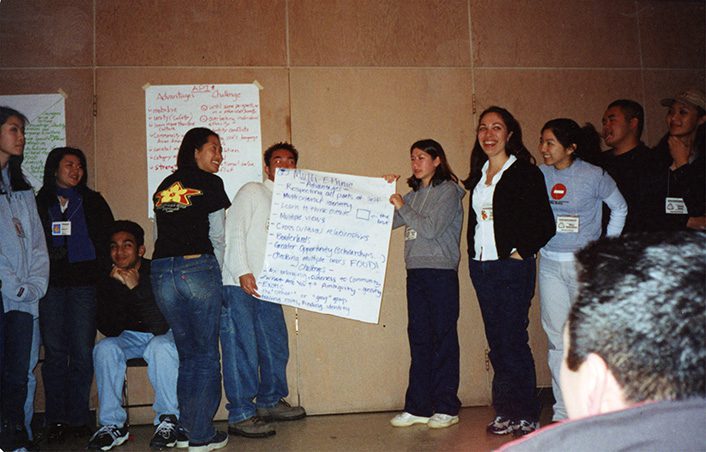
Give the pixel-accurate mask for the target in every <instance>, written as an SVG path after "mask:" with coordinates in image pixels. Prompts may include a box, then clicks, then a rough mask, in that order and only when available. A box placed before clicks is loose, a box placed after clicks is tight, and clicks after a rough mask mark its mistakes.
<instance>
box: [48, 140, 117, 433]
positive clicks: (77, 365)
mask: <svg viewBox="0 0 706 452" xmlns="http://www.w3.org/2000/svg"><path fill="white" fill-rule="evenodd" d="M43 182H44V185H43V186H42V188H41V190H39V193H38V194H37V208H38V209H39V217H40V218H41V219H42V225H43V226H44V234H45V236H46V241H47V248H48V250H49V260H50V276H49V289H48V291H47V295H46V296H45V297H44V298H43V299H42V300H41V301H40V302H39V323H40V331H41V336H42V344H43V345H44V364H43V365H42V379H43V382H44V395H45V397H46V412H45V422H46V425H47V427H48V429H47V440H48V441H49V442H61V441H63V439H64V435H65V434H66V432H67V430H70V431H71V432H72V433H73V434H74V435H75V436H77V437H80V436H87V435H90V433H91V432H90V428H89V427H88V425H89V423H90V420H89V410H90V407H89V396H90V390H91V383H92V381H93V345H94V342H95V337H96V282H97V281H98V279H99V278H100V277H101V276H102V275H103V274H105V273H107V271H108V268H109V262H110V260H109V259H110V258H109V256H108V233H109V229H110V226H111V225H112V224H113V213H112V212H111V210H110V207H109V206H108V203H107V202H106V201H105V199H103V196H101V195H100V193H98V192H96V191H93V190H91V189H90V188H88V185H87V182H88V172H87V169H86V156H85V155H84V154H83V151H81V150H80V149H76V148H71V147H60V148H55V149H52V151H51V152H50V153H49V155H48V156H47V160H46V162H45V164H44V181H43Z"/></svg>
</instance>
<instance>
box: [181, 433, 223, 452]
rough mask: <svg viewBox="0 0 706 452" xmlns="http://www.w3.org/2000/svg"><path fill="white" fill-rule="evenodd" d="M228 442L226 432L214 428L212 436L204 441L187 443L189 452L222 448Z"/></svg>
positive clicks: (207, 451)
mask: <svg viewBox="0 0 706 452" xmlns="http://www.w3.org/2000/svg"><path fill="white" fill-rule="evenodd" d="M227 444H228V434H227V433H226V432H222V431H220V430H216V434H215V436H214V437H213V438H211V439H210V440H209V441H207V442H205V443H189V452H209V451H211V450H216V449H222V448H224V447H226V445H227Z"/></svg>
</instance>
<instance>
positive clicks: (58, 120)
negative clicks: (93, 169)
mask: <svg viewBox="0 0 706 452" xmlns="http://www.w3.org/2000/svg"><path fill="white" fill-rule="evenodd" d="M64 103H65V102H64V96H63V95H62V94H59V93H54V94H18V95H11V96H0V106H4V107H10V108H14V109H15V110H17V111H19V112H20V113H22V114H23V115H25V116H26V117H27V119H28V120H29V123H28V124H26V125H25V143H26V144H25V152H24V160H23V161H22V169H23V171H24V173H25V175H26V176H27V178H28V179H29V182H30V183H31V184H32V186H33V187H34V189H35V191H37V190H39V189H40V188H41V186H42V177H43V174H44V162H46V160H47V155H48V154H49V151H51V150H52V149H54V148H56V147H63V146H66V113H65V107H64Z"/></svg>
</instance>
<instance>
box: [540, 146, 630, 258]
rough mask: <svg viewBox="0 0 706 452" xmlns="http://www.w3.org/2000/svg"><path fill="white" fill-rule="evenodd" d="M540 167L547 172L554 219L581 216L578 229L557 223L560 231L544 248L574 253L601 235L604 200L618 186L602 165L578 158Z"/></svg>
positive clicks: (546, 179) (546, 177) (543, 250)
mask: <svg viewBox="0 0 706 452" xmlns="http://www.w3.org/2000/svg"><path fill="white" fill-rule="evenodd" d="M539 169H540V170H541V171H542V173H543V174H544V181H545V183H546V185H547V194H548V195H549V203H550V204H551V206H552V212H554V220H555V221H557V223H559V221H558V220H559V217H570V218H573V217H578V232H561V231H560V230H559V227H558V225H557V233H556V234H555V235H554V237H552V239H551V240H550V241H549V243H547V244H546V245H545V246H544V248H543V249H542V252H543V254H547V253H546V252H549V253H550V254H553V253H569V254H573V253H574V252H575V251H577V250H579V249H580V248H583V247H584V246H585V245H586V244H588V243H589V242H591V241H593V240H596V239H598V238H599V237H600V235H601V220H602V215H603V206H602V203H603V201H604V200H606V199H607V198H608V197H610V196H611V195H612V194H613V193H614V192H615V191H616V190H617V189H618V187H617V185H616V183H615V181H614V180H613V178H612V177H610V175H609V174H608V173H607V172H605V171H604V170H603V169H602V168H600V167H598V166H595V165H591V164H590V163H587V162H584V161H583V160H581V159H578V158H577V159H576V160H574V161H573V163H572V164H571V166H569V167H568V168H564V169H562V170H557V169H556V168H554V167H553V166H548V165H542V166H540V167H539Z"/></svg>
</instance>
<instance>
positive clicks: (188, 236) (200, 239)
mask: <svg viewBox="0 0 706 452" xmlns="http://www.w3.org/2000/svg"><path fill="white" fill-rule="evenodd" d="M152 200H153V202H154V213H155V219H156V221H157V242H156V243H155V246H154V253H153V254H152V258H153V259H159V258H162V257H173V256H187V255H190V254H213V246H212V245H211V240H210V239H209V238H208V231H209V224H208V215H209V214H210V213H213V212H216V211H218V210H220V209H227V208H228V207H230V201H229V200H228V195H227V194H226V192H225V189H224V188H223V181H222V180H221V178H220V177H218V176H216V175H215V174H211V173H207V172H206V171H202V170H200V169H197V168H193V169H192V168H188V169H180V170H177V171H175V172H174V173H173V174H172V175H170V176H168V177H167V178H166V179H164V180H163V181H162V183H161V184H160V185H159V187H158V188H157V191H156V192H155V194H154V195H152Z"/></svg>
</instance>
